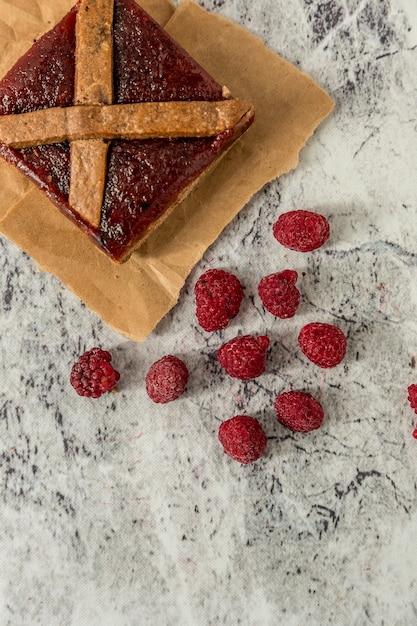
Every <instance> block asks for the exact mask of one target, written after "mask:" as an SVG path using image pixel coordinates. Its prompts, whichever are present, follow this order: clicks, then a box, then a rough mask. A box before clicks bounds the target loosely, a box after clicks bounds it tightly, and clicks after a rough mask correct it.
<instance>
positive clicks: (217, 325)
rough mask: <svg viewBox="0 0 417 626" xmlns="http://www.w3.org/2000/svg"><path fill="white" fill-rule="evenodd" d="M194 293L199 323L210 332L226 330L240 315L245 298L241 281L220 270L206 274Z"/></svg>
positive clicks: (202, 276) (200, 279)
mask: <svg viewBox="0 0 417 626" xmlns="http://www.w3.org/2000/svg"><path fill="white" fill-rule="evenodd" d="M194 293H195V302H196V315H197V320H198V323H199V324H200V326H201V327H202V328H203V329H204V330H206V331H208V332H211V331H214V330H220V329H222V328H226V326H227V325H228V324H229V322H230V320H231V319H233V318H234V317H236V315H237V314H238V313H239V309H240V305H241V302H242V298H243V288H242V284H241V283H240V281H239V279H238V278H237V277H236V276H235V275H234V274H230V273H229V272H226V271H224V270H219V269H211V270H207V272H204V274H202V275H201V276H200V278H199V279H198V280H197V282H196V284H195V287H194Z"/></svg>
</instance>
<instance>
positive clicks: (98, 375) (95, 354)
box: [70, 348, 120, 398]
mask: <svg viewBox="0 0 417 626" xmlns="http://www.w3.org/2000/svg"><path fill="white" fill-rule="evenodd" d="M110 361H111V354H110V353H109V352H107V351H106V350H100V348H92V349H91V350H88V352H85V353H84V354H83V355H82V356H80V358H79V359H78V361H77V362H76V363H74V365H73V366H72V369H71V375H70V383H71V385H72V386H73V387H74V389H75V391H76V392H77V393H78V395H79V396H88V397H90V398H99V397H100V396H101V395H103V393H106V391H110V390H111V389H113V388H114V387H115V386H116V383H117V381H118V380H119V379H120V374H119V372H117V371H116V370H115V369H114V368H113V366H112V365H110Z"/></svg>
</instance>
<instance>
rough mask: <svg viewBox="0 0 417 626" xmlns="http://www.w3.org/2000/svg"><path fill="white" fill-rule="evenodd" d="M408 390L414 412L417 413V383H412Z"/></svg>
mask: <svg viewBox="0 0 417 626" xmlns="http://www.w3.org/2000/svg"><path fill="white" fill-rule="evenodd" d="M407 391H408V401H409V403H410V406H411V408H412V409H413V411H414V413H417V385H410V386H409V388H408V390H407Z"/></svg>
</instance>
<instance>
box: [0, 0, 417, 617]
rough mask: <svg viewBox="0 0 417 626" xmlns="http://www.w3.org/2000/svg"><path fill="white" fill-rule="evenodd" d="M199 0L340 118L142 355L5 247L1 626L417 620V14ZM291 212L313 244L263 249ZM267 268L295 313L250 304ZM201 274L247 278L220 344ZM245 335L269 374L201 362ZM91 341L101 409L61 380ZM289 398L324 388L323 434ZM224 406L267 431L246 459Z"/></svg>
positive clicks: (0, 243)
mask: <svg viewBox="0 0 417 626" xmlns="http://www.w3.org/2000/svg"><path fill="white" fill-rule="evenodd" d="M200 4H201V5H202V6H204V7H205V8H206V9H208V10H210V11H213V12H217V13H219V14H221V15H223V16H225V17H227V18H230V19H231V20H233V21H235V22H237V23H239V24H241V25H243V26H245V27H246V28H248V29H249V30H250V31H252V32H253V33H255V34H258V35H259V36H260V37H262V39H263V40H264V41H265V43H266V44H267V45H268V46H269V47H270V48H272V49H273V50H274V51H276V52H277V53H279V54H280V55H282V56H283V57H284V58H286V59H288V60H289V61H291V62H292V63H294V64H295V65H296V66H297V67H299V68H300V69H302V70H303V71H305V72H307V73H308V74H310V75H311V76H312V77H313V78H314V79H315V80H316V81H317V83H318V84H319V85H320V86H322V87H323V88H324V89H326V90H327V91H328V93H329V94H330V95H331V96H332V97H333V98H334V100H335V102H336V107H335V110H334V112H333V113H332V114H331V116H330V117H329V118H328V119H327V120H326V121H325V122H324V123H323V124H322V125H321V126H320V128H319V129H318V131H317V132H316V134H315V136H314V137H313V138H312V140H310V141H309V142H308V144H307V146H306V147H305V148H304V149H303V151H302V153H301V156H300V163H299V166H298V168H297V169H296V170H295V171H293V172H291V173H290V174H288V175H285V176H283V177H282V178H280V179H279V180H278V181H276V182H273V183H271V184H269V185H268V186H267V187H265V188H264V189H263V190H262V191H261V192H259V193H258V194H257V195H256V196H255V197H254V198H253V200H252V201H251V202H250V203H249V204H248V205H247V206H246V207H245V208H244V209H243V210H242V212H241V213H240V215H239V217H238V218H237V219H235V220H234V221H233V223H231V224H230V226H229V227H228V228H227V229H226V230H225V231H224V232H223V233H222V235H221V236H220V237H219V239H218V240H217V241H216V243H215V244H214V245H213V246H212V247H211V248H210V249H209V250H208V251H207V253H206V254H205V256H204V258H203V260H202V261H201V262H200V263H199V264H198V266H197V267H196V268H195V270H194V271H193V272H192V274H191V275H190V277H189V279H188V280H187V282H186V285H185V287H184V289H183V293H182V295H181V298H180V301H179V303H178V304H177V305H176V306H175V308H174V309H173V310H172V311H171V312H170V313H169V314H168V315H167V316H166V318H164V320H163V321H162V322H161V323H160V324H159V325H158V327H157V329H156V330H155V331H154V332H153V333H152V334H151V336H149V338H148V339H147V340H146V341H145V342H144V343H142V344H138V343H134V342H131V341H129V340H127V339H125V338H124V337H122V336H120V335H118V334H116V333H115V332H113V331H112V330H111V329H109V328H108V327H106V326H105V325H104V324H103V323H102V322H101V321H100V320H99V319H98V318H97V316H96V315H95V314H94V313H92V312H90V311H89V310H88V309H87V308H86V307H85V306H84V305H83V304H82V303H81V302H80V301H79V300H78V299H77V298H76V297H75V296H73V295H72V294H71V293H70V292H69V291H67V290H66V289H65V288H63V287H62V286H61V284H60V283H59V281H58V280H57V279H56V278H54V277H52V276H50V275H47V274H44V273H42V272H40V271H38V269H37V267H36V265H35V263H34V262H33V261H32V260H31V259H30V258H29V257H28V256H27V255H25V254H24V253H22V252H21V251H20V250H19V249H18V248H17V247H16V246H14V245H13V244H12V243H10V242H9V241H7V240H6V239H5V238H0V264H1V274H0V282H1V291H0V337H1V344H0V345H1V353H0V354H1V361H0V366H1V377H0V455H1V456H0V472H1V481H2V482H1V487H0V495H1V508H0V625H1V626H6V625H7V626H22V625H23V626H26V625H28V626H29V625H30V626H31V625H33V624H41V625H43V626H49V625H59V626H61V625H62V626H63V625H65V626H66V625H71V626H106V625H109V626H110V625H111V626H113V625H115V626H116V625H117V626H119V625H120V626H135V625H142V624H143V625H148V624H149V625H152V626H153V625H157V626H165V625H167V626H168V625H169V626H171V625H176V624H180V625H181V626H197V625H198V626H200V625H201V626H205V625H215V624H225V625H227V626H231V625H233V626H234V625H237V624H241V625H243V626H252V625H259V626H275V625H280V626H298V625H300V626H304V625H308V626H315V625H317V626H318V625H324V624H332V625H336V624H337V625H338V626H339V625H343V626H344V625H349V626H359V625H363V624H381V625H382V624H387V625H390V626H393V625H401V626H406V625H407V626H408V625H410V626H411V625H414V624H416V623H417V550H416V549H415V541H416V536H417V507H416V475H417V441H416V440H415V439H413V437H412V431H413V427H414V422H415V420H416V419H417V417H416V416H415V415H414V413H413V411H412V410H411V409H410V407H409V406H408V403H407V387H408V385H409V384H411V383H413V382H415V383H417V370H416V369H415V365H416V358H417V324H416V318H415V315H416V303H417V291H416V285H417V252H416V250H417V244H416V241H417V189H416V183H415V178H416V163H417V122H416V99H417V75H416V70H415V68H416V63H417V5H416V4H415V0H391V1H389V0H294V1H293V2H290V3H289V2H287V1H286V0H260V1H259V2H252V1H251V0H200ZM294 208H304V209H310V210H317V211H319V212H322V213H324V214H325V215H326V216H328V218H329V221H330V223H331V229H332V235H331V238H330V240H329V241H328V243H327V244H326V245H325V246H324V247H323V248H322V249H320V250H318V251H316V252H314V253H311V254H308V255H300V254H299V253H292V252H289V253H285V252H283V251H282V250H281V249H280V250H278V247H279V246H278V244H277V243H276V242H274V240H273V237H272V234H271V225H272V224H273V222H274V221H275V220H276V218H277V216H278V214H279V213H281V212H283V211H287V210H290V209H294ZM272 248H273V249H274V254H271V249H272ZM277 260H278V262H279V263H281V264H283V265H284V266H287V267H292V268H294V269H296V270H297V271H299V273H300V281H299V286H300V289H301V291H302V304H301V307H300V310H299V313H298V314H297V316H296V317H295V318H293V319H291V320H287V321H282V320H275V319H274V318H272V316H271V315H269V314H267V313H265V311H264V310H263V309H262V307H261V306H260V304H259V302H258V300H257V298H256V297H255V294H256V287H257V283H258V281H259V279H260V278H261V277H262V276H263V275H265V274H267V273H271V272H273V271H277ZM209 267H222V268H224V269H227V270H230V271H232V272H235V273H236V274H237V275H238V277H239V278H240V279H241V281H242V282H243V284H244V285H245V300H244V305H243V308H242V311H241V313H240V314H239V316H238V317H237V318H236V319H235V320H234V321H233V323H232V324H231V326H230V327H229V328H227V329H226V330H225V331H222V332H221V333H215V334H212V335H208V334H205V333H204V332H203V331H201V330H199V329H198V327H197V325H196V321H195V316H194V302H193V297H192V290H193V286H194V282H195V280H196V278H197V277H198V275H199V274H200V273H201V272H202V271H203V270H204V269H207V268H209ZM281 267H282V266H281ZM303 273H305V275H302V274H303ZM308 321H325V322H330V323H332V322H333V323H336V324H337V325H339V326H340V327H341V328H342V329H343V330H344V331H345V332H346V334H347V337H348V346H349V348H348V353H347V357H346V360H345V362H344V363H343V365H342V366H339V367H337V368H335V369H334V370H328V371H325V370H320V369H319V368H317V367H315V366H314V365H313V364H311V363H308V362H307V361H306V359H305V358H304V357H302V355H300V352H299V350H298V348H297V345H296V344H297V342H296V338H297V332H298V330H299V328H300V327H301V325H303V324H304V323H306V322H308ZM248 332H253V333H266V334H268V335H269V337H270V338H271V358H270V361H269V366H268V370H267V372H266V374H265V375H264V376H263V377H262V378H260V379H256V380H253V381H249V382H246V383H242V382H239V381H237V380H233V379H230V378H227V377H225V376H223V375H222V374H221V372H220V369H219V366H218V365H217V363H216V361H215V359H214V357H213V355H214V352H215V350H216V348H217V347H218V345H219V344H220V343H221V342H222V341H223V340H225V339H229V338H231V337H233V336H234V335H236V334H237V333H244V334H246V333H248ZM93 345H100V346H102V347H104V348H106V349H108V350H110V351H111V352H112V353H113V359H114V362H115V364H116V365H117V368H118V369H119V371H120V372H121V373H122V381H121V384H120V385H119V393H118V394H110V395H107V396H103V397H102V398H101V399H100V400H98V401H97V400H95V401H93V400H88V399H85V398H79V397H78V396H76V394H75V393H74V392H73V390H72V389H71V388H70V387H69V382H68V377H69V370H70V367H71V365H72V363H73V361H74V360H75V358H76V357H77V356H78V355H79V354H80V353H81V352H82V351H84V349H87V348H90V347H92V346H93ZM167 353H172V354H177V355H178V356H181V357H182V358H184V360H185V361H186V362H187V364H188V365H189V367H190V371H191V376H190V382H189V385H188V388H187V391H186V393H185V395H184V396H183V397H182V398H181V399H180V400H178V401H176V402H174V403H171V404H168V405H164V406H162V405H155V404H153V403H152V402H151V401H150V400H149V398H148V397H147V395H146V392H145V387H144V376H145V374H146V372H147V369H148V367H149V366H150V364H151V363H152V362H153V361H155V360H156V359H158V358H160V357H161V356H163V355H164V354H167ZM290 387H294V388H299V387H301V388H304V389H307V390H310V391H311V392H314V393H315V394H316V395H317V397H319V398H320V400H321V402H322V404H323V407H324V409H325V414H326V419H325V422H324V424H323V427H322V428H321V429H320V430H318V431H315V432H314V433H311V434H309V435H301V434H293V433H291V432H290V431H288V430H285V429H284V428H283V427H282V426H280V425H279V424H278V422H277V421H276V419H275V417H274V413H273V408H272V404H273V400H274V397H275V395H276V394H277V393H279V392H280V391H282V390H286V389H288V388H290ZM238 413H249V414H251V415H253V416H255V417H257V418H258V419H259V420H260V422H261V424H262V425H263V427H264V429H265V431H266V433H267V435H268V447H267V452H266V455H265V456H264V457H263V458H262V459H261V460H260V461H258V462H257V463H254V464H252V465H248V466H243V465H240V464H238V463H236V462H234V461H232V460H231V459H230V458H228V457H227V456H226V455H224V454H223V452H222V450H221V447H220V445H219V443H218V441H217V439H216V433H217V429H218V426H219V424H220V422H221V421H222V420H224V419H227V418H228V417H232V416H233V415H236V414H238Z"/></svg>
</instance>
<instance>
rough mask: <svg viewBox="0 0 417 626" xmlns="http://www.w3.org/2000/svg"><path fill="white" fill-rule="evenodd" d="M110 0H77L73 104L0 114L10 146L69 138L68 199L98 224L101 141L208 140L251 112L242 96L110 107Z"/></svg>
mask: <svg viewBox="0 0 417 626" xmlns="http://www.w3.org/2000/svg"><path fill="white" fill-rule="evenodd" d="M113 12H114V0H82V1H81V4H80V7H79V9H78V13H77V23H76V51H75V58H76V65H75V87H74V106H72V107H65V108H59V107H53V108H49V109H43V110H39V111H33V112H30V113H21V114H11V115H3V116H0V141H1V142H2V143H6V144H8V145H10V146H13V147H15V148H17V149H21V148H27V147H31V146H36V145H43V144H50V143H58V142H61V141H64V140H67V141H70V142H71V155H70V156H71V170H70V193H69V204H70V205H71V206H72V207H73V209H75V210H76V211H77V212H78V214H79V215H80V216H81V217H82V218H83V219H84V220H85V221H87V222H88V223H89V224H91V225H92V226H93V227H98V226H99V224H100V216H101V206H102V203H103V195H104V187H105V181H106V171H107V151H108V145H109V144H108V141H109V140H112V139H119V138H124V139H148V138H155V137H167V138H172V137H203V136H206V137H210V136H215V135H217V134H218V133H220V132H222V131H224V130H228V129H231V128H233V127H234V126H235V125H236V124H237V123H238V122H239V121H240V120H241V119H242V118H244V117H245V116H246V115H247V114H250V113H251V111H252V105H251V104H250V103H249V102H247V101H245V100H237V99H230V100H223V101H219V102H204V101H203V102H146V103H137V104H113V33H112V25H113Z"/></svg>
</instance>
